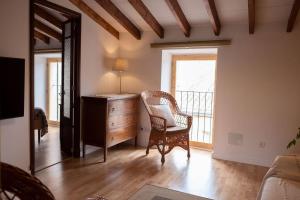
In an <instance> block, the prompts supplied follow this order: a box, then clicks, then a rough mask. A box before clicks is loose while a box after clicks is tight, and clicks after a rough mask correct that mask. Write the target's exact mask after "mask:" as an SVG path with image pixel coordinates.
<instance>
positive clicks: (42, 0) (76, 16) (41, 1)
mask: <svg viewBox="0 0 300 200" xmlns="http://www.w3.org/2000/svg"><path fill="white" fill-rule="evenodd" d="M29 4H30V5H29V13H30V16H29V31H30V32H29V33H30V38H29V52H30V55H29V65H30V71H29V76H30V78H29V81H30V83H29V85H30V102H29V111H30V112H29V113H30V128H29V129H30V130H29V142H30V166H29V168H30V171H31V174H34V173H35V139H34V138H35V137H34V53H35V50H34V5H35V4H38V5H41V6H43V7H47V8H49V9H53V10H55V11H57V12H59V13H61V14H63V15H64V16H67V18H69V19H73V20H76V24H77V26H78V28H79V30H80V31H79V32H78V33H76V43H77V45H76V46H77V48H76V49H75V51H74V52H75V53H76V54H77V55H79V56H77V57H76V62H75V63H76V64H75V71H74V78H75V87H76V88H74V97H75V100H74V112H76V113H79V115H78V114H77V115H76V118H74V124H75V127H74V144H73V145H74V153H73V156H74V157H80V52H81V14H80V13H78V12H75V11H73V10H70V9H68V8H65V7H62V6H60V5H57V4H54V3H52V2H50V1H47V0H30V2H29Z"/></svg>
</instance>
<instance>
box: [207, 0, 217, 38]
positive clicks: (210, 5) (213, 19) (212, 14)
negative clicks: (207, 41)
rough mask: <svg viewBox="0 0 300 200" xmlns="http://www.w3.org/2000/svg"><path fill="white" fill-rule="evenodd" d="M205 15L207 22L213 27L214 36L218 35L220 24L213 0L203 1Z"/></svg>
mask: <svg viewBox="0 0 300 200" xmlns="http://www.w3.org/2000/svg"><path fill="white" fill-rule="evenodd" d="M203 2H204V5H205V8H206V11H207V14H208V16H209V21H210V23H211V25H212V27H213V30H214V33H215V35H220V32H221V23H220V19H219V16H218V12H217V8H216V4H215V1H214V0H203Z"/></svg>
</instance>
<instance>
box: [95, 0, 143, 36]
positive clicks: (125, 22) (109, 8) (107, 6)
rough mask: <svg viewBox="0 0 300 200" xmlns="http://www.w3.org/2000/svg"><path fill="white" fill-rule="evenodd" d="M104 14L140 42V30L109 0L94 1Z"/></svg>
mask: <svg viewBox="0 0 300 200" xmlns="http://www.w3.org/2000/svg"><path fill="white" fill-rule="evenodd" d="M95 1H96V2H97V3H98V4H99V5H100V6H101V7H102V8H103V9H104V10H106V12H108V13H109V14H110V15H111V16H112V17H113V18H114V19H115V20H117V22H119V23H120V24H121V25H122V26H123V27H124V28H125V29H126V30H127V31H128V32H129V33H131V35H133V37H135V38H136V39H138V40H140V39H141V32H140V30H139V29H138V28H137V27H136V26H135V25H134V24H133V23H132V22H131V21H130V20H129V19H128V18H127V17H126V16H125V15H124V14H123V13H122V12H121V10H120V9H119V8H118V7H117V6H116V5H115V4H114V3H113V2H112V1H111V0H95Z"/></svg>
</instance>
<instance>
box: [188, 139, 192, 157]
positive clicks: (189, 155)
mask: <svg viewBox="0 0 300 200" xmlns="http://www.w3.org/2000/svg"><path fill="white" fill-rule="evenodd" d="M188 137H189V136H188ZM187 148H188V149H187V151H188V152H187V157H188V158H190V157H191V153H190V140H189V138H188V139H187Z"/></svg>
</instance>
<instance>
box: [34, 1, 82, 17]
mask: <svg viewBox="0 0 300 200" xmlns="http://www.w3.org/2000/svg"><path fill="white" fill-rule="evenodd" d="M34 4H35V5H41V6H45V7H47V8H49V9H52V10H54V11H55V12H58V13H60V14H61V15H63V16H65V17H66V18H68V19H71V18H77V17H79V16H80V14H79V13H78V12H75V11H73V10H71V9H68V8H65V7H63V6H60V5H57V4H55V3H52V2H50V1H45V0H34Z"/></svg>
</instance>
